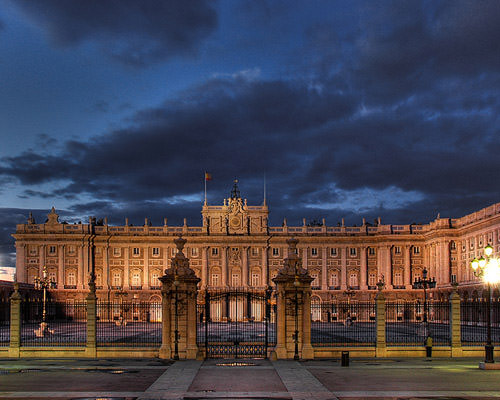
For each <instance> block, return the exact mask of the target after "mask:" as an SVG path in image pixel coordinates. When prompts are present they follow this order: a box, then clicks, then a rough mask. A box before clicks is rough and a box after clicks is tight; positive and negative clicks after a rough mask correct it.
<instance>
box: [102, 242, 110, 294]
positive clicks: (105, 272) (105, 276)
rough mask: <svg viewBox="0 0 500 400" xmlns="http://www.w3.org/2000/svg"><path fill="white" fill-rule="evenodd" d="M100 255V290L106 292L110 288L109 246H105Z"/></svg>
mask: <svg viewBox="0 0 500 400" xmlns="http://www.w3.org/2000/svg"><path fill="white" fill-rule="evenodd" d="M102 251H103V254H102V288H103V289H106V290H108V289H109V287H110V286H111V282H110V279H109V245H108V244H106V245H105V246H104V247H103V249H102Z"/></svg>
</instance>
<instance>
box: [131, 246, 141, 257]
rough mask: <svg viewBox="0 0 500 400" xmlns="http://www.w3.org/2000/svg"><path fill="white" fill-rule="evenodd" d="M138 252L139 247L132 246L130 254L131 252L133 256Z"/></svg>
mask: <svg viewBox="0 0 500 400" xmlns="http://www.w3.org/2000/svg"><path fill="white" fill-rule="evenodd" d="M140 253H141V252H140V250H139V247H133V248H132V254H133V255H134V256H138V255H139V254H140Z"/></svg>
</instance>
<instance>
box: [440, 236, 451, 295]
mask: <svg viewBox="0 0 500 400" xmlns="http://www.w3.org/2000/svg"><path fill="white" fill-rule="evenodd" d="M441 270H442V275H441V282H442V284H444V285H447V284H449V283H450V242H449V241H448V240H444V241H443V242H442V243H441Z"/></svg>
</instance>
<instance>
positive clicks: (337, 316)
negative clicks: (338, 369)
mask: <svg viewBox="0 0 500 400" xmlns="http://www.w3.org/2000/svg"><path fill="white" fill-rule="evenodd" d="M375 342H376V330H375V303H374V302H352V301H351V302H347V301H346V302H323V303H321V304H318V303H312V304H311V344H312V345H313V346H315V347H325V346H374V345H375Z"/></svg>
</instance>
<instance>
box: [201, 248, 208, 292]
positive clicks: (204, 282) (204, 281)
mask: <svg viewBox="0 0 500 400" xmlns="http://www.w3.org/2000/svg"><path fill="white" fill-rule="evenodd" d="M208 249H209V248H208V247H207V246H205V247H202V248H201V288H202V289H205V287H207V286H209V282H208V279H209V276H208Z"/></svg>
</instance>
